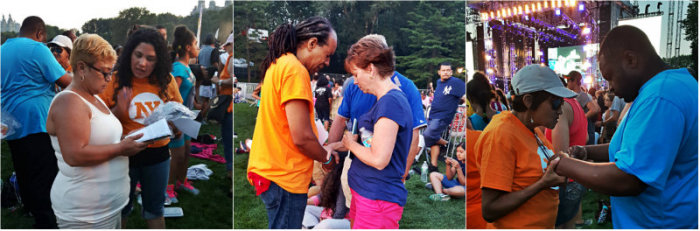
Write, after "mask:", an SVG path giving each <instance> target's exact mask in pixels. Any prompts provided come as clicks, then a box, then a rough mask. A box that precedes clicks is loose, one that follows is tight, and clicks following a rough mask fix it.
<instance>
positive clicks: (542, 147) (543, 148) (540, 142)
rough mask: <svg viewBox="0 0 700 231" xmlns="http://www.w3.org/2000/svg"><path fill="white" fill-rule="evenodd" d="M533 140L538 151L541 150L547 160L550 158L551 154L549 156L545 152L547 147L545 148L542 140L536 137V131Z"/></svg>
mask: <svg viewBox="0 0 700 231" xmlns="http://www.w3.org/2000/svg"><path fill="white" fill-rule="evenodd" d="M535 140H537V147H538V148H539V149H540V151H542V154H544V157H546V158H547V160H549V159H550V158H551V156H549V155H548V154H547V153H548V152H547V150H548V148H547V147H546V146H544V144H543V143H542V141H540V138H539V137H537V133H535Z"/></svg>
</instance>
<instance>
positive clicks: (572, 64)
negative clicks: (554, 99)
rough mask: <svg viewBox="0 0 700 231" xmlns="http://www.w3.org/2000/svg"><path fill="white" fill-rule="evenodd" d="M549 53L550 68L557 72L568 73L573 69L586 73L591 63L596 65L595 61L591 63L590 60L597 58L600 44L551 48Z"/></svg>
mask: <svg viewBox="0 0 700 231" xmlns="http://www.w3.org/2000/svg"><path fill="white" fill-rule="evenodd" d="M547 53H548V54H547V61H548V65H549V68H552V70H554V72H556V73H557V74H561V75H566V74H569V72H571V71H573V70H576V71H578V72H579V73H582V74H584V73H586V70H588V68H590V67H591V65H596V64H595V61H592V63H589V61H588V60H589V58H595V57H594V56H595V55H596V54H597V53H598V44H597V43H595V44H589V45H581V46H570V47H556V48H549V49H548V50H547ZM591 60H593V59H591Z"/></svg>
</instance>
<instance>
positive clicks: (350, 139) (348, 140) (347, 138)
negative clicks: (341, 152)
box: [343, 131, 357, 149]
mask: <svg viewBox="0 0 700 231" xmlns="http://www.w3.org/2000/svg"><path fill="white" fill-rule="evenodd" d="M356 140H357V135H356V134H352V133H351V132H349V131H345V134H344V135H343V146H345V148H347V149H350V145H351V144H352V143H356V142H355V141H356Z"/></svg>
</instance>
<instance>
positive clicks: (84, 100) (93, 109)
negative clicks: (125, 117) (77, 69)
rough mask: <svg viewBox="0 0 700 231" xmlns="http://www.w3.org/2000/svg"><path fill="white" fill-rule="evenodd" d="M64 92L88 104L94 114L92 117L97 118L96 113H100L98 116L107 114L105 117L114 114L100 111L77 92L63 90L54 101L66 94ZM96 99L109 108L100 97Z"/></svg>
mask: <svg viewBox="0 0 700 231" xmlns="http://www.w3.org/2000/svg"><path fill="white" fill-rule="evenodd" d="M64 92H66V93H72V94H74V95H77V96H78V97H79V98H80V99H81V100H83V102H84V103H85V104H87V105H88V107H90V112H91V113H92V116H95V114H96V112H95V111H97V112H99V113H97V114H105V115H110V114H112V112H111V111H110V112H109V113H104V112H102V111H100V109H99V108H97V107H96V106H95V105H92V103H90V102H89V101H87V100H86V99H85V98H83V96H81V95H80V94H78V93H77V92H74V91H71V90H63V91H61V92H59V93H58V94H56V96H55V97H54V99H55V98H56V97H58V96H59V95H62V94H65V93H64ZM95 98H97V100H99V101H100V103H101V104H102V105H105V107H107V105H106V104H105V103H104V101H102V99H100V97H98V96H95ZM52 105H53V104H52ZM107 109H109V108H107ZM49 110H51V108H49Z"/></svg>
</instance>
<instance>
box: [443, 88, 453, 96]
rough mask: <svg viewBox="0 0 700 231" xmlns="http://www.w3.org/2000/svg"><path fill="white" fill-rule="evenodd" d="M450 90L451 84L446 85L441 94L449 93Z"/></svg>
mask: <svg viewBox="0 0 700 231" xmlns="http://www.w3.org/2000/svg"><path fill="white" fill-rule="evenodd" d="M450 91H452V86H447V87H445V89H444V90H442V94H444V95H449V94H450Z"/></svg>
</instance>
